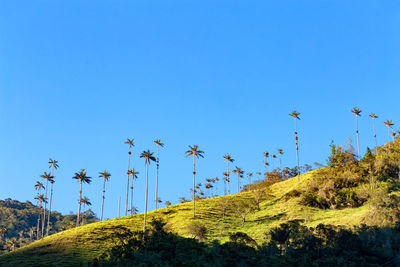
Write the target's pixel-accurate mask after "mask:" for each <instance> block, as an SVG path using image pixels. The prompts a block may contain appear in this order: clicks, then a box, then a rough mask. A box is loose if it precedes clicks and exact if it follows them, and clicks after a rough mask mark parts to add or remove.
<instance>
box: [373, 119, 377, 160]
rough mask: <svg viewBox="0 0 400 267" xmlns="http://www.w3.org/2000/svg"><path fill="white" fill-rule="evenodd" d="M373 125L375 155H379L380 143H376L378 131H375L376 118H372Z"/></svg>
mask: <svg viewBox="0 0 400 267" xmlns="http://www.w3.org/2000/svg"><path fill="white" fill-rule="evenodd" d="M372 125H373V129H374V140H375V154H378V142H377V141H376V131H375V118H372Z"/></svg>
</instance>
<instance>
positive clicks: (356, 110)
mask: <svg viewBox="0 0 400 267" xmlns="http://www.w3.org/2000/svg"><path fill="white" fill-rule="evenodd" d="M351 112H352V113H353V114H354V116H356V134H357V151H358V159H361V154H360V138H359V134H358V116H361V112H362V110H361V109H359V108H357V107H355V108H353V109H352V110H351Z"/></svg>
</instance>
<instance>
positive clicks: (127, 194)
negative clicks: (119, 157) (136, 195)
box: [125, 147, 131, 216]
mask: <svg viewBox="0 0 400 267" xmlns="http://www.w3.org/2000/svg"><path fill="white" fill-rule="evenodd" d="M130 165H131V148H130V147H129V152H128V171H129V168H130V167H131V166H130ZM128 198H129V174H128V180H127V181H126V205H125V216H127V215H128Z"/></svg>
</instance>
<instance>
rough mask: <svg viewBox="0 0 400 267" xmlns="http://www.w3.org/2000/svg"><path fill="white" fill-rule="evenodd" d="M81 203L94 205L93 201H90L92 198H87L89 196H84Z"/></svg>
mask: <svg viewBox="0 0 400 267" xmlns="http://www.w3.org/2000/svg"><path fill="white" fill-rule="evenodd" d="M81 203H82V204H84V205H87V206H90V205H92V202H90V199H89V198H87V197H83V198H82V199H81Z"/></svg>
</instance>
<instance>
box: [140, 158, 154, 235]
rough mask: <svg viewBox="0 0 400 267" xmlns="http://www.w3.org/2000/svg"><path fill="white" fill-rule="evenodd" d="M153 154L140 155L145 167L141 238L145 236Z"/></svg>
mask: <svg viewBox="0 0 400 267" xmlns="http://www.w3.org/2000/svg"><path fill="white" fill-rule="evenodd" d="M153 154H154V152H150V150H147V151H143V152H142V154H140V157H141V158H144V165H145V167H146V198H145V204H144V223H143V236H144V235H145V234H146V218H147V195H148V192H149V165H150V163H151V161H156V158H155V157H154V156H153Z"/></svg>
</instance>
